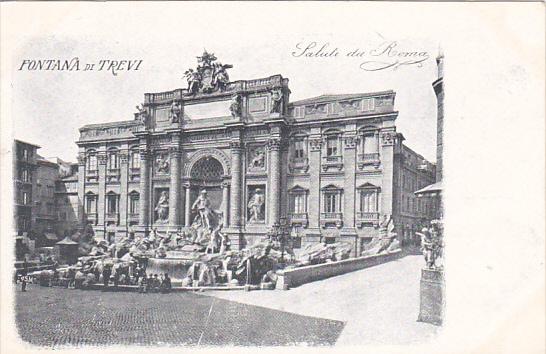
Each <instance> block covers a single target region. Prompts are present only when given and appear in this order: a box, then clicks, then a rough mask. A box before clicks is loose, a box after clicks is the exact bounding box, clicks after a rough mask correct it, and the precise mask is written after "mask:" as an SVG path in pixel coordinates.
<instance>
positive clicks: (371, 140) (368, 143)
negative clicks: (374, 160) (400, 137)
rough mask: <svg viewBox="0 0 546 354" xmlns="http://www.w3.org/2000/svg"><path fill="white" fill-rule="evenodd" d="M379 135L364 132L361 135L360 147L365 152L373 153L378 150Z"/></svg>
mask: <svg viewBox="0 0 546 354" xmlns="http://www.w3.org/2000/svg"><path fill="white" fill-rule="evenodd" d="M378 139H379V137H378V136H377V135H374V134H366V135H364V137H363V139H362V140H363V141H362V149H363V150H364V153H365V154H374V153H377V152H378V151H379V149H378V148H379V141H378Z"/></svg>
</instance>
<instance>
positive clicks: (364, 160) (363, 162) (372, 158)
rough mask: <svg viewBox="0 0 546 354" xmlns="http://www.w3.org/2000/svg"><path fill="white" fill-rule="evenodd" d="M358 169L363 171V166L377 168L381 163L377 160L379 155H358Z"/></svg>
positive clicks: (376, 153) (375, 153)
mask: <svg viewBox="0 0 546 354" xmlns="http://www.w3.org/2000/svg"><path fill="white" fill-rule="evenodd" d="M357 163H358V168H359V169H361V170H362V169H363V168H364V167H365V166H369V165H371V166H375V167H377V166H379V164H380V163H381V160H379V153H378V152H374V153H364V154H358V160H357Z"/></svg>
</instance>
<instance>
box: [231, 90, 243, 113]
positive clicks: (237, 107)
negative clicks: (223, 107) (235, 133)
mask: <svg viewBox="0 0 546 354" xmlns="http://www.w3.org/2000/svg"><path fill="white" fill-rule="evenodd" d="M229 111H230V112H231V115H232V116H233V118H237V117H240V116H241V96H240V95H239V94H237V95H233V96H232V97H231V104H230V105H229Z"/></svg>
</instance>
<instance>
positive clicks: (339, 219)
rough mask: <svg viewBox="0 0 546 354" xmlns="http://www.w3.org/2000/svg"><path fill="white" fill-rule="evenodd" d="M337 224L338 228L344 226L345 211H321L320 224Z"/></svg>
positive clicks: (324, 225) (323, 225)
mask: <svg viewBox="0 0 546 354" xmlns="http://www.w3.org/2000/svg"><path fill="white" fill-rule="evenodd" d="M329 225H335V226H336V227H337V228H338V229H340V228H341V227H342V226H343V213H320V226H322V227H326V226H329Z"/></svg>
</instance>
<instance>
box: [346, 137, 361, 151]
mask: <svg viewBox="0 0 546 354" xmlns="http://www.w3.org/2000/svg"><path fill="white" fill-rule="evenodd" d="M343 141H344V142H345V149H356V145H357V143H358V138H357V137H356V136H346V137H344V138H343Z"/></svg>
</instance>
